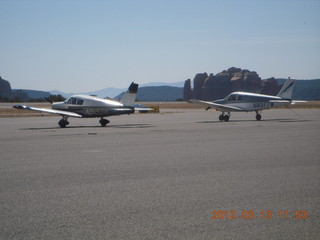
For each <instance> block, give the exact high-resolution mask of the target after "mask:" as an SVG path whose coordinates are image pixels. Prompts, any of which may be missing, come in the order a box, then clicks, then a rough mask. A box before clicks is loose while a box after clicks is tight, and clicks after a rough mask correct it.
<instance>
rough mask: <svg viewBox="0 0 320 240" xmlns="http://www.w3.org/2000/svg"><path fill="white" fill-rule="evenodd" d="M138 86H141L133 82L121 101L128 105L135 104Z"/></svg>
mask: <svg viewBox="0 0 320 240" xmlns="http://www.w3.org/2000/svg"><path fill="white" fill-rule="evenodd" d="M138 87H139V84H136V83H134V82H132V83H131V85H130V87H129V88H128V90H127V91H126V92H125V94H124V95H123V96H122V98H121V100H120V102H121V103H122V104H123V105H126V106H133V105H134V103H135V101H136V96H137V92H138Z"/></svg>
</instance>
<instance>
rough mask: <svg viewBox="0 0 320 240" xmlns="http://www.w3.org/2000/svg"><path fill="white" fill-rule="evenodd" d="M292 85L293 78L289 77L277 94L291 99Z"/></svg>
mask: <svg viewBox="0 0 320 240" xmlns="http://www.w3.org/2000/svg"><path fill="white" fill-rule="evenodd" d="M293 86H294V80H293V79H291V78H290V77H289V78H288V80H287V81H285V82H284V84H283V86H282V88H281V89H280V91H279V93H278V95H277V96H278V97H281V98H283V99H292V93H293Z"/></svg>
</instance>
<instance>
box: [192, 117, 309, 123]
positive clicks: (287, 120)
mask: <svg viewBox="0 0 320 240" xmlns="http://www.w3.org/2000/svg"><path fill="white" fill-rule="evenodd" d="M310 121H311V120H307V119H292V118H287V119H285V118H282V119H263V120H260V121H257V120H230V121H228V122H231V123H232V122H284V123H289V122H310ZM220 122H221V123H222V122H223V123H228V122H224V121H219V120H215V121H203V122H195V123H220Z"/></svg>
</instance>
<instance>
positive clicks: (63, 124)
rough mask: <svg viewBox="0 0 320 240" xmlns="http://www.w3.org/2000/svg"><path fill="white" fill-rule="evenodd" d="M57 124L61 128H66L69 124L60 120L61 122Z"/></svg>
mask: <svg viewBox="0 0 320 240" xmlns="http://www.w3.org/2000/svg"><path fill="white" fill-rule="evenodd" d="M58 124H59V126H60V127H61V128H64V127H66V126H67V125H68V124H69V122H68V121H67V120H65V119H61V120H60V121H59V122H58Z"/></svg>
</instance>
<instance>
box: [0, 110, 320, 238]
mask: <svg viewBox="0 0 320 240" xmlns="http://www.w3.org/2000/svg"><path fill="white" fill-rule="evenodd" d="M59 119H60V117H31V118H12V119H10V118H2V119H0V124H1V127H0V141H1V142H0V143H1V144H0V150H1V156H0V178H1V184H0V213H1V218H0V239H318V237H319V235H320V224H319V220H320V219H319V218H320V209H319V206H320V160H319V159H320V157H319V155H320V150H319V149H320V121H319V119H320V110H315V109H314V110H295V112H292V111H290V110H270V111H264V112H263V115H262V121H259V122H258V121H255V120H254V119H255V115H254V114H253V113H234V114H232V116H231V121H230V122H219V121H218V120H217V119H218V113H216V112H205V111H204V110H176V111H172V112H170V113H164V114H136V115H131V116H118V117H111V118H109V120H111V123H110V125H109V126H108V127H106V128H102V127H99V123H98V119H70V125H69V127H67V128H65V129H60V128H59V127H58V125H57V122H58V120H59ZM214 211H224V212H218V213H217V212H214ZM226 211H228V212H226ZM279 211H282V212H279ZM303 211H305V212H303ZM223 214H224V215H223ZM306 214H307V215H306ZM214 218H217V219H214Z"/></svg>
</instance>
